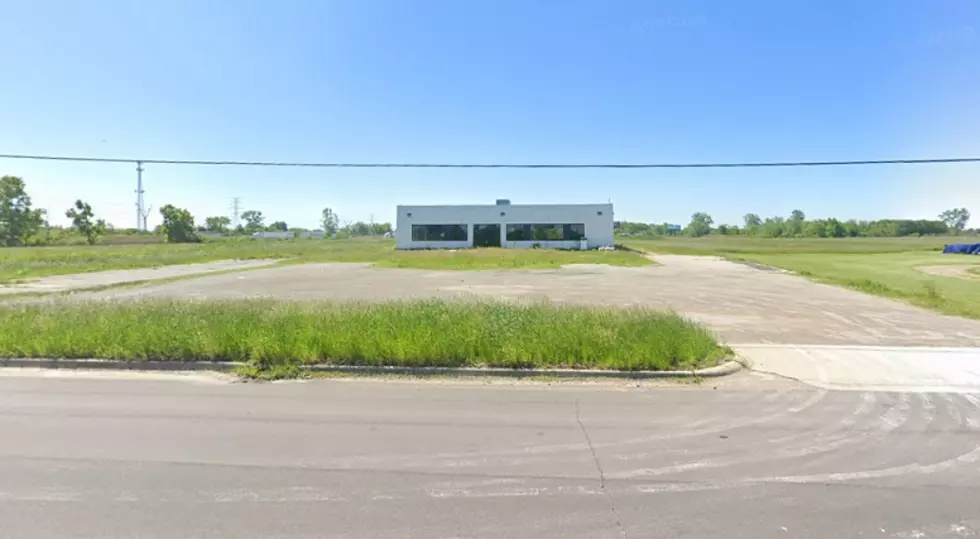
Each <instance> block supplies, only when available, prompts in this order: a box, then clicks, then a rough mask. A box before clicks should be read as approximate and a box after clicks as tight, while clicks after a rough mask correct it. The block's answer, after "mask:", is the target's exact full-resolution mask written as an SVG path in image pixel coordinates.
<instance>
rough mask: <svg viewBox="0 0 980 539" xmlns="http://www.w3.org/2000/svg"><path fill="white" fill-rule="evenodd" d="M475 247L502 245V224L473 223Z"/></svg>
mask: <svg viewBox="0 0 980 539" xmlns="http://www.w3.org/2000/svg"><path fill="white" fill-rule="evenodd" d="M473 247H500V225H473Z"/></svg>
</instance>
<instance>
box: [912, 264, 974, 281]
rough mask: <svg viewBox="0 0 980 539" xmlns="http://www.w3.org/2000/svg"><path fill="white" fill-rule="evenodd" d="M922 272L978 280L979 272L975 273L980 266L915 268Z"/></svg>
mask: <svg viewBox="0 0 980 539" xmlns="http://www.w3.org/2000/svg"><path fill="white" fill-rule="evenodd" d="M915 269H917V270H919V271H921V272H922V273H928V274H929V275H939V276H941V277H956V278H959V279H970V280H974V281H975V280H980V274H977V273H975V272H976V271H977V270H978V269H980V266H963V265H955V266H919V267H917V268H915Z"/></svg>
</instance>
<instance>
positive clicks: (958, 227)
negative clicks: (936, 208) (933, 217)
mask: <svg viewBox="0 0 980 539" xmlns="http://www.w3.org/2000/svg"><path fill="white" fill-rule="evenodd" d="M939 219H940V220H942V221H943V222H944V223H946V226H948V227H949V228H952V229H953V230H955V231H957V232H962V231H963V230H965V229H966V225H967V223H969V222H970V211H969V210H967V209H966V208H953V209H951V210H946V211H944V212H942V213H940V214H939Z"/></svg>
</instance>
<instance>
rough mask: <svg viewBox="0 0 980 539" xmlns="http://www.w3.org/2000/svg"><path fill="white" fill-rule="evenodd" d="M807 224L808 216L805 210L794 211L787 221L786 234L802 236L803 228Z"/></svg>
mask: <svg viewBox="0 0 980 539" xmlns="http://www.w3.org/2000/svg"><path fill="white" fill-rule="evenodd" d="M805 224H806V214H805V213H803V210H793V212H792V213H790V216H789V220H788V221H786V232H787V234H788V235H790V236H801V235H803V228H804V225H805Z"/></svg>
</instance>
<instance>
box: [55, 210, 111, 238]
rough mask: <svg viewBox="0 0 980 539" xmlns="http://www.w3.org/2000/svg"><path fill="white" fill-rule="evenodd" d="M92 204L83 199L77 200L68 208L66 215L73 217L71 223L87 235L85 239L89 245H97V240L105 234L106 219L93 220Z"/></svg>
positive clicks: (82, 233)
mask: <svg viewBox="0 0 980 539" xmlns="http://www.w3.org/2000/svg"><path fill="white" fill-rule="evenodd" d="M93 216H94V214H93V213H92V206H90V205H89V204H88V203H87V202H82V201H81V200H76V201H75V206H74V207H72V208H68V211H66V212H65V217H68V218H70V219H71V225H72V227H74V228H75V230H76V231H78V233H80V234H81V235H83V236H85V241H86V242H88V244H89V245H95V241H96V240H97V239H98V238H99V236H101V235H102V234H105V230H106V225H105V221H104V220H102V219H99V220H96V221H93V220H92V217H93Z"/></svg>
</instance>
